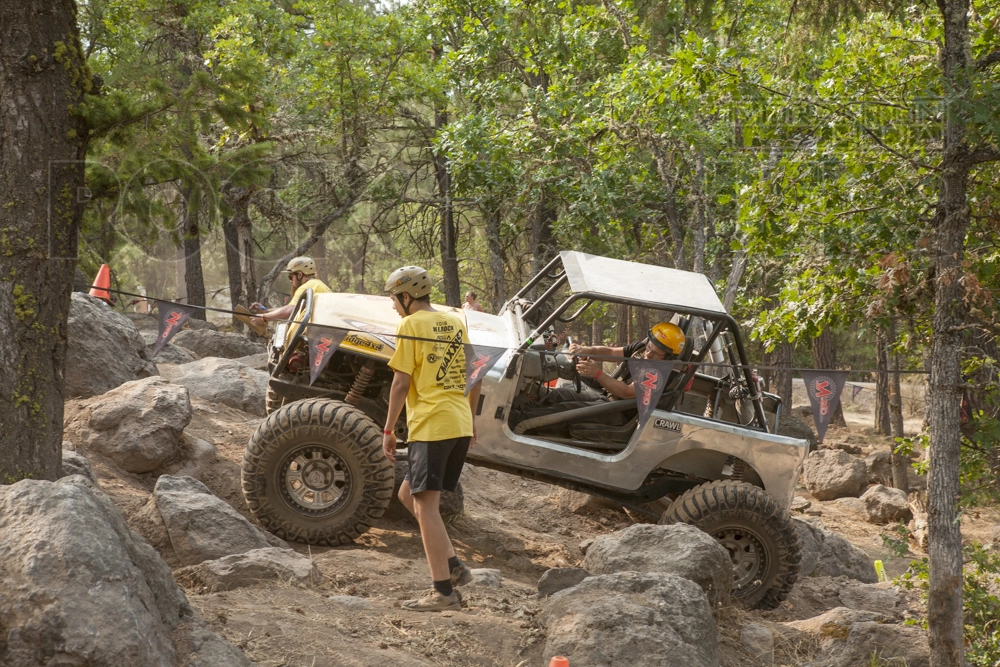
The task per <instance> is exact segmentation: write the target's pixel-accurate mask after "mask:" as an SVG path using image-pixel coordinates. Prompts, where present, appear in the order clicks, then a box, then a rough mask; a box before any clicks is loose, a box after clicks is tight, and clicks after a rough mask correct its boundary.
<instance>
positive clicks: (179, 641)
mask: <svg viewBox="0 0 1000 667" xmlns="http://www.w3.org/2000/svg"><path fill="white" fill-rule="evenodd" d="M0 618H2V619H3V635H2V636H3V641H0V664H3V665H17V666H18V667H34V666H37V667H43V666H51V665H101V666H102V667H134V666H135V665H144V666H149V667H175V666H178V665H189V666H191V667H195V666H205V667H208V666H209V665H212V666H215V667H230V666H232V667H249V665H250V662H249V661H248V660H247V659H246V658H245V657H244V656H243V654H242V653H241V652H240V651H239V650H238V649H237V648H235V647H234V646H232V645H230V644H229V643H228V642H226V641H225V640H224V639H222V638H220V637H219V636H218V635H216V634H214V633H213V632H211V631H210V630H209V629H208V627H207V626H206V625H205V622H204V620H203V619H202V618H201V616H200V615H199V614H198V613H197V612H196V611H194V610H193V609H192V608H191V606H190V604H189V603H188V601H187V598H186V597H185V596H184V593H182V592H181V590H180V589H179V588H178V587H177V584H176V583H175V582H174V579H173V577H172V576H171V574H170V570H169V569H168V568H167V566H166V565H165V564H164V562H163V561H162V560H160V558H159V556H157V554H156V552H155V551H153V549H152V547H150V546H149V545H148V544H146V543H145V542H143V541H142V540H141V539H140V538H138V537H136V536H135V535H134V534H133V533H132V532H131V531H130V530H129V529H128V526H127V525H126V524H125V521H124V519H123V518H122V516H121V515H120V514H119V513H118V511H117V510H116V509H115V508H114V506H113V505H112V504H111V501H110V500H109V499H108V497H107V496H105V495H104V494H103V493H102V492H101V491H99V490H98V489H96V488H95V487H94V486H93V485H92V484H91V483H90V482H89V481H87V480H86V479H85V478H84V477H82V476H79V475H76V476H72V477H66V478H63V479H62V480H59V481H58V482H43V481H36V480H25V481H21V482H18V483H17V484H14V485H12V486H0Z"/></svg>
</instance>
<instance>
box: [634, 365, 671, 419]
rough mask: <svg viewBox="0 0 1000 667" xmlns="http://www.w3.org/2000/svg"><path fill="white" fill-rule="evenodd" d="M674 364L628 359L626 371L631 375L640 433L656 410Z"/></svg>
mask: <svg viewBox="0 0 1000 667" xmlns="http://www.w3.org/2000/svg"><path fill="white" fill-rule="evenodd" d="M673 367H674V364H673V363H672V362H669V361H666V362H664V361H650V360H648V359H635V358H632V359H629V360H628V369H629V372H630V373H631V374H632V383H633V386H634V387H635V403H636V406H637V407H638V408H639V430H640V431H641V430H642V429H643V428H644V427H645V426H646V422H647V421H649V417H650V416H651V415H652V414H653V410H655V409H656V404H657V403H659V401H660V396H662V395H663V389H664V388H665V387H666V386H667V378H669V377H670V372H671V370H673Z"/></svg>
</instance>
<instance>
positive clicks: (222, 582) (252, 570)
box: [174, 547, 322, 591]
mask: <svg viewBox="0 0 1000 667" xmlns="http://www.w3.org/2000/svg"><path fill="white" fill-rule="evenodd" d="M174 577H175V578H176V579H177V581H179V582H181V583H182V584H184V585H185V586H187V587H188V588H205V589H208V590H209V591H228V590H232V589H234V588H242V587H244V586H253V585H254V584H259V583H261V582H266V581H280V582H282V583H285V584H291V585H293V586H310V585H317V584H319V583H321V581H322V575H321V574H320V571H319V568H318V567H316V564H315V563H313V562H312V560H310V559H309V558H308V557H307V556H303V555H302V554H299V553H297V552H295V551H292V550H291V549H280V548H278V547H266V548H263V549H252V550H250V551H247V552H245V553H241V554H233V555H231V556H223V557H222V558H218V559H216V560H206V561H203V562H201V563H198V564H197V565H190V566H188V567H184V568H181V569H179V570H177V571H176V572H175V573H174Z"/></svg>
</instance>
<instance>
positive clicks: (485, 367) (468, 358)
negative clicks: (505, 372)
mask: <svg viewBox="0 0 1000 667" xmlns="http://www.w3.org/2000/svg"><path fill="white" fill-rule="evenodd" d="M506 351H507V348H505V347H492V346H490V345H476V344H474V343H466V344H465V395H466V396H468V395H469V392H470V391H472V388H473V387H475V386H476V384H478V383H479V382H481V381H482V379H483V378H484V377H486V374H487V373H489V372H490V369H491V368H493V366H494V365H495V364H496V363H497V361H498V360H499V359H500V357H502V356H503V354H504V352H506Z"/></svg>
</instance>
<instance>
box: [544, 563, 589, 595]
mask: <svg viewBox="0 0 1000 667" xmlns="http://www.w3.org/2000/svg"><path fill="white" fill-rule="evenodd" d="M589 576H590V572H587V571H586V570H584V569H583V568H582V567H553V568H550V569H548V570H545V572H543V573H542V576H541V578H540V579H539V580H538V595H539V596H541V597H543V598H544V597H548V596H550V595H553V594H555V593H558V592H559V591H562V590H566V589H567V588H572V587H573V586H576V585H577V584H579V583H580V582H581V581H583V580H584V579H586V578H587V577H589Z"/></svg>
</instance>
